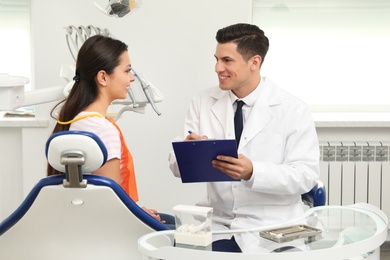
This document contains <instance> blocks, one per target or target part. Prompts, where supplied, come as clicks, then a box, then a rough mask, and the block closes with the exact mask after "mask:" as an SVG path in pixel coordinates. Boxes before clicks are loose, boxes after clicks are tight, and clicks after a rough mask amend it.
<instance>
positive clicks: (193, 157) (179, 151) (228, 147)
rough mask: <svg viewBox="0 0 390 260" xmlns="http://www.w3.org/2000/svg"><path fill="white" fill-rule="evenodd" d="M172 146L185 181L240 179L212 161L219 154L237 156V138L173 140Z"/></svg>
mask: <svg viewBox="0 0 390 260" xmlns="http://www.w3.org/2000/svg"><path fill="white" fill-rule="evenodd" d="M172 146H173V150H174V152H175V156H176V161H177V164H178V166H179V171H180V176H181V181H182V182H183V183H188V182H217V181H239V180H236V179H233V178H231V177H229V176H228V175H226V174H225V173H223V172H221V171H219V170H217V169H215V168H214V167H213V166H212V165H211V161H212V160H214V159H216V157H217V155H226V156H232V157H235V158H237V157H238V155H237V144H236V140H234V139H224V140H210V139H208V140H194V141H184V142H172Z"/></svg>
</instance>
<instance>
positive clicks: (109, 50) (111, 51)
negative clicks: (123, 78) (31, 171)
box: [47, 35, 128, 176]
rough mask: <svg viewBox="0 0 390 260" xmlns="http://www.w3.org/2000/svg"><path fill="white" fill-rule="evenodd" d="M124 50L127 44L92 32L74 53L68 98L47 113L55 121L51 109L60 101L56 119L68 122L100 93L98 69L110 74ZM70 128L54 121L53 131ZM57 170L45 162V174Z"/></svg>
mask: <svg viewBox="0 0 390 260" xmlns="http://www.w3.org/2000/svg"><path fill="white" fill-rule="evenodd" d="M127 50H128V46H127V45H126V44H125V43H123V42H121V41H119V40H116V39H113V38H111V37H108V36H103V35H95V36H92V37H90V38H88V39H87V40H86V41H85V42H84V44H83V45H82V46H81V48H80V50H79V52H78V55H77V60H76V72H75V77H74V78H73V79H74V81H75V83H74V85H73V87H72V89H71V91H70V93H69V95H68V97H67V98H66V99H64V100H62V101H61V102H59V103H58V104H57V105H56V106H54V108H53V109H52V110H51V112H50V116H51V117H52V118H54V119H55V120H57V117H56V116H55V115H54V111H55V110H56V109H57V107H58V106H60V105H61V104H63V106H62V108H61V110H60V112H59V114H58V120H60V121H62V122H67V121H69V120H72V119H73V118H74V117H75V116H77V115H78V114H79V113H80V112H81V111H83V110H84V109H85V108H86V107H87V106H89V105H90V104H91V103H93V102H94V101H95V100H96V99H97V97H98V95H99V89H98V86H97V82H96V75H97V74H98V72H99V71H101V70H104V71H105V72H106V73H107V74H108V75H111V74H112V73H113V71H114V69H115V67H116V66H118V65H119V63H120V59H119V58H120V56H121V55H122V53H123V52H125V51H127ZM69 127H70V124H66V125H63V124H59V123H58V122H57V124H56V125H55V127H54V129H53V133H56V132H60V131H67V130H69ZM57 173H58V172H56V170H54V169H53V168H52V167H51V166H50V165H48V167H47V175H48V176H50V175H54V174H57Z"/></svg>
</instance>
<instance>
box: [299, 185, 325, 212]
mask: <svg viewBox="0 0 390 260" xmlns="http://www.w3.org/2000/svg"><path fill="white" fill-rule="evenodd" d="M301 197H302V201H303V203H304V204H305V205H307V206H309V207H310V208H312V207H318V206H324V205H325V204H326V189H325V186H324V183H323V182H322V181H318V182H317V184H316V185H315V186H314V187H313V188H312V189H311V190H310V191H309V192H307V193H305V194H302V196H301Z"/></svg>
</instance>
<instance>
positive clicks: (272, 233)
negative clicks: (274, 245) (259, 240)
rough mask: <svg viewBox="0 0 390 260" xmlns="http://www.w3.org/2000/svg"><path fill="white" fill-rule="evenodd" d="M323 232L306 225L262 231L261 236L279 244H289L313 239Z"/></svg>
mask: <svg viewBox="0 0 390 260" xmlns="http://www.w3.org/2000/svg"><path fill="white" fill-rule="evenodd" d="M321 232H322V230H321V229H318V228H314V227H309V226H306V225H295V226H289V227H283V228H278V229H271V230H264V231H260V236H261V237H263V238H266V239H269V240H272V241H275V242H278V243H283V242H288V241H292V240H295V239H299V238H305V237H313V236H316V235H319V234H321Z"/></svg>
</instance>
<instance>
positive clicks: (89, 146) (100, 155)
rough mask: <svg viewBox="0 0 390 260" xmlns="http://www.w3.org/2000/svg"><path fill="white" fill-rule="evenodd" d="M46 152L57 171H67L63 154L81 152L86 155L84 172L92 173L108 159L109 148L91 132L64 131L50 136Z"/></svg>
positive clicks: (82, 167) (49, 161)
mask: <svg viewBox="0 0 390 260" xmlns="http://www.w3.org/2000/svg"><path fill="white" fill-rule="evenodd" d="M45 154H46V158H47V161H48V163H49V164H50V165H51V166H52V167H53V168H54V169H56V170H57V171H59V172H62V173H65V172H66V166H65V164H63V162H62V158H63V156H65V155H66V154H69V155H70V156H72V154H80V155H82V156H83V157H84V164H83V165H82V166H81V172H82V173H92V172H94V171H96V170H97V169H99V168H100V167H102V166H103V165H104V164H105V163H106V161H107V149H106V147H105V146H104V144H103V142H102V141H101V140H100V138H99V137H98V136H97V135H95V134H94V133H91V132H85V131H62V132H58V133H55V134H53V135H51V136H50V138H49V139H48V140H47V142H46V149H45Z"/></svg>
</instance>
